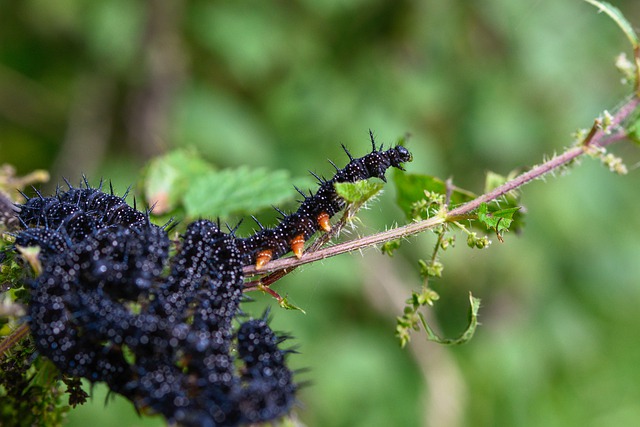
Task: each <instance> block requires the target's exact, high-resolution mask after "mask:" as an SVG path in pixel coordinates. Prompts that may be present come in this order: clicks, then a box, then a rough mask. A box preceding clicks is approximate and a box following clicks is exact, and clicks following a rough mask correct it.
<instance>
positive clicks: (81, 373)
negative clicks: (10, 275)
mask: <svg viewBox="0 0 640 427" xmlns="http://www.w3.org/2000/svg"><path fill="white" fill-rule="evenodd" d="M372 144H373V150H372V152H371V153H369V154H368V155H366V156H364V157H362V158H359V159H353V158H352V157H351V155H349V157H350V158H351V162H350V163H349V164H348V165H347V166H346V167H345V168H344V169H341V170H340V169H339V170H337V172H336V175H335V176H334V177H333V178H332V179H330V180H321V185H320V188H319V189H318V191H317V193H316V194H315V195H312V196H305V200H304V201H303V202H302V204H301V206H300V208H299V209H298V210H297V211H296V212H295V213H293V214H291V215H288V216H285V217H284V218H283V219H282V221H281V222H280V224H279V225H278V226H277V227H275V228H273V229H263V230H262V231H260V232H258V233H256V234H255V235H253V236H250V237H247V238H238V237H236V236H234V235H233V233H230V234H228V233H224V232H222V231H220V229H219V227H218V225H216V224H215V223H213V222H211V221H208V220H199V221H196V222H193V223H191V224H190V225H189V226H188V227H187V229H186V231H185V233H184V235H183V236H182V242H181V245H180V248H179V250H178V252H177V253H176V254H175V255H174V256H173V257H170V256H169V249H170V241H169V238H168V236H167V232H166V230H165V229H164V228H163V227H158V226H156V225H153V224H152V223H151V222H150V220H149V214H148V212H141V211H138V210H137V209H135V207H131V206H129V205H128V204H127V203H126V201H125V200H124V198H122V197H118V196H115V195H113V192H111V194H109V193H104V192H103V191H102V185H100V186H99V187H98V188H92V187H91V186H90V185H89V184H88V183H87V182H86V181H85V184H84V186H83V187H74V186H72V185H70V184H69V183H67V185H68V189H67V190H66V191H62V190H58V191H57V192H56V195H55V196H52V197H43V196H42V195H40V194H38V196H37V197H33V198H28V199H27V201H26V203H24V204H23V205H20V206H19V210H20V212H19V220H20V222H21V223H22V225H23V230H22V231H21V232H20V233H19V234H18V235H17V237H16V245H17V246H39V247H40V248H41V252H40V259H41V261H42V273H41V274H40V276H38V277H37V278H36V279H34V280H33V281H32V283H31V284H30V288H31V301H30V304H29V309H28V320H29V326H30V329H31V333H32V336H33V338H34V342H35V345H36V348H37V349H38V351H39V352H40V353H42V354H43V355H45V356H46V357H48V358H49V359H50V360H52V361H53V363H54V364H55V365H56V366H57V367H58V368H59V369H60V370H61V371H62V372H64V373H66V374H68V375H70V376H74V377H84V378H87V379H89V380H90V381H92V382H97V381H102V382H105V383H107V384H108V386H109V387H110V389H111V390H112V391H115V392H117V393H120V394H122V395H123V396H125V397H127V398H128V399H129V400H131V401H132V402H133V403H134V404H135V405H136V406H137V407H138V408H141V409H145V408H146V409H150V410H151V411H152V412H157V413H161V414H163V415H164V417H165V418H166V419H167V420H168V421H169V422H174V423H177V424H179V425H183V426H236V425H240V424H247V423H257V422H263V421H268V420H273V419H275V418H278V417H280V416H282V415H284V414H286V413H287V412H288V411H289V410H290V408H291V406H292V405H293V404H294V402H295V394H296V390H297V385H296V383H295V382H294V380H293V374H292V373H291V371H290V370H289V369H288V368H287V366H286V360H285V359H286V354H287V353H288V352H287V351H286V350H282V349H280V347H279V346H280V344H281V343H282V342H283V341H284V338H283V337H280V336H278V335H276V334H275V333H274V332H273V331H272V330H271V329H270V328H269V326H268V324H267V322H266V319H255V320H248V321H245V322H243V323H241V324H240V326H239V328H238V329H237V330H235V331H234V326H233V321H234V319H238V317H239V316H241V314H242V313H241V311H240V309H239V305H240V302H241V300H242V295H243V286H244V284H243V283H244V277H243V272H242V268H243V266H244V265H246V264H248V263H252V262H255V263H256V265H258V266H262V265H264V264H265V263H266V262H268V261H269V260H270V259H273V258H277V257H280V256H282V255H283V254H285V253H287V252H289V251H290V250H293V252H294V253H295V254H296V255H297V256H300V255H301V254H302V250H303V248H304V242H305V241H306V240H307V239H309V238H310V237H311V235H312V234H314V233H315V232H316V231H318V229H320V228H322V229H325V230H328V229H330V223H329V219H330V218H331V216H333V215H335V214H336V213H337V212H338V211H340V210H341V209H343V208H344V204H345V203H344V201H343V200H342V199H340V198H339V197H338V196H337V194H336V192H335V189H334V186H333V184H334V183H336V182H353V181H357V180H361V179H366V178H369V177H378V178H382V179H384V174H385V171H386V169H388V168H389V167H391V166H394V167H401V163H402V162H405V161H409V160H410V159H411V155H410V154H409V152H408V151H407V150H406V149H405V148H404V147H394V148H391V149H389V150H386V151H382V147H380V148H379V149H376V147H375V144H374V143H373V138H372ZM347 154H348V152H347ZM236 350H237V351H236Z"/></svg>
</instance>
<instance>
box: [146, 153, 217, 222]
mask: <svg viewBox="0 0 640 427" xmlns="http://www.w3.org/2000/svg"><path fill="white" fill-rule="evenodd" d="M211 171H213V166H212V165H211V164H209V163H208V162H206V161H205V160H203V159H202V156H201V155H200V154H199V153H198V152H197V151H195V150H184V149H181V150H175V151H171V152H169V153H167V154H165V155H164V156H161V157H157V158H155V159H153V160H151V161H150V162H149V163H148V165H147V167H146V170H145V174H144V181H143V190H144V195H145V198H146V200H147V203H148V204H149V206H154V209H153V213H154V214H155V215H162V214H165V213H168V212H173V211H175V210H176V209H177V208H178V207H180V206H181V205H182V198H183V196H184V195H185V193H186V192H187V189H188V188H189V184H190V183H191V182H193V181H194V180H195V179H196V177H198V176H201V175H204V174H206V173H209V172H211Z"/></svg>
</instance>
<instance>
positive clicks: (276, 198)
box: [184, 166, 293, 218]
mask: <svg viewBox="0 0 640 427" xmlns="http://www.w3.org/2000/svg"><path fill="white" fill-rule="evenodd" d="M292 195H293V192H292V191H291V178H290V176H289V172H287V171H285V170H277V171H269V170H267V169H264V168H259V169H250V168H248V167H246V166H243V167H240V168H237V169H224V170H221V171H215V172H209V173H207V174H205V175H203V176H201V177H199V178H197V179H195V180H194V181H193V182H192V183H191V185H190V186H189V188H188V189H187V190H186V194H185V195H184V207H185V210H186V213H187V215H188V216H189V217H191V218H197V217H211V216H212V215H213V216H220V217H227V216H229V215H231V214H233V213H244V212H255V211H258V210H260V209H263V208H266V207H269V206H271V205H277V204H280V203H282V202H284V201H286V200H288V199H291V197H292Z"/></svg>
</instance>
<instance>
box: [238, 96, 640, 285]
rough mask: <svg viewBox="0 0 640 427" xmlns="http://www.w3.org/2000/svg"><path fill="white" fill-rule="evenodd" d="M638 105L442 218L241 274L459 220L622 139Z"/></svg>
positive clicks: (634, 101)
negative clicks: (567, 147)
mask: <svg viewBox="0 0 640 427" xmlns="http://www.w3.org/2000/svg"><path fill="white" fill-rule="evenodd" d="M638 105H640V98H638V97H637V96H632V97H630V98H629V99H628V100H627V102H626V103H625V104H624V105H622V107H620V109H618V111H617V112H616V114H615V115H614V116H613V117H612V118H611V123H610V124H609V125H608V126H607V129H612V130H615V132H614V133H611V134H610V133H607V132H606V131H605V130H603V129H602V128H601V126H600V122H599V121H598V120H596V122H595V123H594V125H593V127H592V128H591V130H590V132H589V133H588V135H587V136H586V137H585V139H584V140H583V141H582V143H581V144H579V145H577V146H574V147H571V148H569V149H567V150H566V151H565V152H564V153H562V154H560V155H558V156H555V157H553V158H552V159H550V160H548V161H546V162H544V163H542V164H540V165H538V166H535V167H533V168H532V169H531V170H529V171H527V172H525V173H523V174H521V175H519V176H517V177H516V178H514V179H513V180H511V181H509V182H506V183H505V184H503V185H501V186H500V187H497V188H495V189H494V190H493V191H491V192H489V193H486V194H483V195H481V196H479V197H477V198H475V199H473V200H471V201H470V202H467V203H465V204H463V205H460V206H458V207H457V208H455V209H452V210H451V211H449V212H445V213H444V214H443V215H438V216H434V217H431V218H428V219H425V220H422V221H418V222H414V223H411V224H407V225H405V226H402V227H397V228H394V229H391V230H388V231H384V232H381V233H378V234H374V235H371V236H366V237H362V238H359V239H355V240H351V241H348V242H344V243H339V244H336V245H334V246H330V247H327V248H324V249H319V250H317V251H315V252H307V253H305V254H304V255H303V256H302V258H300V259H297V258H293V257H292V258H282V259H277V260H274V261H271V262H269V263H268V264H267V265H266V266H265V267H264V268H263V269H261V270H259V271H257V270H256V269H255V267H253V266H247V267H245V268H244V273H245V275H252V274H262V273H268V272H273V271H278V270H283V269H291V268H293V267H297V266H299V265H303V264H308V263H311V262H315V261H319V260H322V259H325V258H329V257H332V256H335V255H340V254H343V253H347V252H353V251H357V250H360V249H364V248H367V247H370V246H375V245H378V244H381V243H384V242H388V241H392V240H397V239H403V238H406V237H408V236H412V235H414V234H418V233H421V232H423V231H426V230H429V229H431V228H433V227H436V226H438V225H441V224H443V223H445V222H451V221H453V220H458V219H459V218H460V217H464V216H465V215H467V214H469V213H470V212H473V211H474V210H476V209H477V208H478V207H479V206H480V205H481V204H483V203H488V202H491V201H493V200H496V199H498V198H500V197H502V196H504V195H505V194H507V193H509V192H510V191H513V190H515V189H517V188H519V187H522V186H523V185H524V184H526V183H528V182H530V181H532V180H535V179H538V178H540V177H542V176H544V175H546V174H548V173H549V172H552V171H555V170H557V169H559V168H560V167H562V166H564V165H566V164H568V163H570V162H572V161H573V160H575V159H576V158H578V157H580V156H582V155H583V154H585V153H587V152H589V151H590V150H593V149H596V148H603V147H606V146H608V145H610V144H613V143H615V142H618V141H621V140H623V139H625V138H626V137H627V132H626V130H625V129H624V128H622V127H621V124H622V123H623V122H624V121H625V120H626V119H628V118H629V117H630V116H631V114H633V112H634V111H635V110H636V108H637V107H638Z"/></svg>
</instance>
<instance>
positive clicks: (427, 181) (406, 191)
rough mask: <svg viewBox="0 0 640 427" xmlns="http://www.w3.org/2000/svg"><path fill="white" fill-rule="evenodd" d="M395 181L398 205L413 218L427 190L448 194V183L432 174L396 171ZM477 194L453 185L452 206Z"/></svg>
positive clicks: (408, 216)
mask: <svg viewBox="0 0 640 427" xmlns="http://www.w3.org/2000/svg"><path fill="white" fill-rule="evenodd" d="M393 181H394V183H395V185H396V190H397V203H398V206H400V208H401V209H402V210H403V211H404V213H405V215H406V216H407V218H408V219H410V220H413V219H414V214H415V212H416V209H415V206H416V204H417V203H420V202H421V201H423V200H425V191H428V192H432V193H439V194H446V192H447V185H446V183H445V182H444V181H442V180H441V179H438V178H436V177H433V176H430V175H420V174H411V173H403V172H401V171H395V172H394V175H393ZM474 198H475V195H474V194H473V193H471V192H470V191H466V190H463V189H461V188H457V187H453V191H452V192H451V200H450V204H451V205H452V206H456V205H460V204H462V203H465V202H468V201H470V200H473V199H474Z"/></svg>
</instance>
